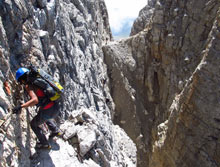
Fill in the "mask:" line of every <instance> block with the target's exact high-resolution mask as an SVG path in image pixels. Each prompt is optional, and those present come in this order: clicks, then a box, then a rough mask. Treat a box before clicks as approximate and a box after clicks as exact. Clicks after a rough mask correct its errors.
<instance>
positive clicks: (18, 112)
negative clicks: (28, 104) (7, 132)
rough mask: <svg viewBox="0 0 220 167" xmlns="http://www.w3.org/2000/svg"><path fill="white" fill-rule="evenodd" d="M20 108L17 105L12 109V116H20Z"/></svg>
mask: <svg viewBox="0 0 220 167" xmlns="http://www.w3.org/2000/svg"><path fill="white" fill-rule="evenodd" d="M21 108H22V107H21V105H18V106H16V107H14V108H13V109H12V112H13V114H20V113H21Z"/></svg>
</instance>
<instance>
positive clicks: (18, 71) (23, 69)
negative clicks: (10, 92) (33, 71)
mask: <svg viewBox="0 0 220 167" xmlns="http://www.w3.org/2000/svg"><path fill="white" fill-rule="evenodd" d="M27 72H29V70H28V69H27V68H24V67H21V68H19V69H18V70H17V71H16V80H17V81H18V80H19V78H20V77H21V76H23V75H24V74H26V73H27Z"/></svg>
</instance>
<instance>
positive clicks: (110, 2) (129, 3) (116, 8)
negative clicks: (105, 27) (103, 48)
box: [105, 0, 148, 40]
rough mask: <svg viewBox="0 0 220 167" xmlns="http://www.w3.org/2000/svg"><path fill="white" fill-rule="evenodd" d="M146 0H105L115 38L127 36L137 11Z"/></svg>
mask: <svg viewBox="0 0 220 167" xmlns="http://www.w3.org/2000/svg"><path fill="white" fill-rule="evenodd" d="M147 1H148V0H105V3H106V6H107V9H108V14H109V22H110V27H111V30H112V34H113V37H114V39H115V40H117V39H121V38H123V37H128V36H129V34H130V30H131V27H132V25H133V22H134V20H135V19H136V18H137V17H138V14H139V11H140V10H141V9H142V8H144V7H145V6H146V5H147Z"/></svg>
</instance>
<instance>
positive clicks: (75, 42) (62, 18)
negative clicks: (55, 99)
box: [0, 0, 220, 167]
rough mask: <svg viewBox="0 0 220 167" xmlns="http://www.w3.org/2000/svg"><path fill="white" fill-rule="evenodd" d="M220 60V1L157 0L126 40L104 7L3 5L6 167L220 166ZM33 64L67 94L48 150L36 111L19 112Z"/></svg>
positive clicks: (29, 0)
mask: <svg viewBox="0 0 220 167" xmlns="http://www.w3.org/2000/svg"><path fill="white" fill-rule="evenodd" d="M146 4H147V1H146ZM219 54H220V1H219V0H197V1H196V0H149V1H148V5H146V6H145V7H144V6H143V9H142V10H141V11H140V13H139V17H138V18H137V19H136V20H135V22H134V24H133V27H132V30H131V34H130V37H128V38H126V39H122V40H119V41H114V39H113V36H112V33H111V29H110V25H109V18H108V11H107V8H106V6H105V2H104V0H0V166H2V167H30V166H31V167H45V166H46V167H54V166H56V167H64V166H65V167H81V166H82V167H135V166H138V167H197V166H199V167H218V166H220V112H219V108H220V77H218V76H219V72H220V66H219V65H220V56H219ZM31 64H34V65H36V66H38V67H40V68H42V69H44V70H46V71H48V72H49V73H50V74H51V75H52V76H53V77H54V78H55V79H57V80H59V82H60V83H61V84H62V85H63V86H64V89H65V93H64V97H63V100H62V108H61V113H60V115H59V118H58V119H57V120H56V121H57V122H58V124H59V127H60V129H61V130H62V132H63V138H62V139H61V138H59V139H57V140H56V142H53V143H52V149H51V150H50V151H41V152H38V153H37V152H36V150H35V149H34V146H35V144H36V136H35V135H34V133H33V132H32V130H31V128H30V124H29V123H30V120H32V118H33V116H34V115H36V111H35V110H36V108H35V107H30V108H28V109H22V113H21V114H20V115H16V114H12V112H11V110H12V108H13V107H14V106H16V105H17V104H19V103H24V102H25V101H27V100H28V99H27V97H28V96H27V94H26V93H25V91H24V89H23V87H21V86H20V85H19V84H18V83H17V82H16V80H15V72H16V70H17V69H18V68H19V67H21V66H22V67H29V66H30V65H31Z"/></svg>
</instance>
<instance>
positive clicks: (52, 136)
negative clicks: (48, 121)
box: [49, 132, 62, 139]
mask: <svg viewBox="0 0 220 167" xmlns="http://www.w3.org/2000/svg"><path fill="white" fill-rule="evenodd" d="M55 136H56V137H61V136H62V133H61V132H52V133H51V134H50V136H49V138H50V139H53V138H54V137H55Z"/></svg>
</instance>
